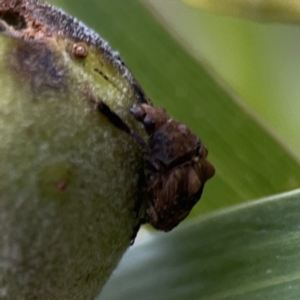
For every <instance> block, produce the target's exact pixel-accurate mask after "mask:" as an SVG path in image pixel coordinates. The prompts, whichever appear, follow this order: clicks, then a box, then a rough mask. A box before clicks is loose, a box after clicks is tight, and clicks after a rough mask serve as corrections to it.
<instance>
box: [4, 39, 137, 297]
mask: <svg viewBox="0 0 300 300" xmlns="http://www.w3.org/2000/svg"><path fill="white" fill-rule="evenodd" d="M72 45H73V41H72V40H70V39H64V38H62V37H55V36H54V37H49V38H47V39H39V40H34V41H26V40H25V41H24V40H22V39H18V38H16V37H14V38H12V37H9V36H7V35H0V73H1V77H0V91H1V97H0V141H1V142H0V299H5V300H8V299H9V300H11V299H14V300H25V299H26V300H27V299H43V300H54V299H55V300H57V299H64V300H67V299H72V300H81V299H82V300H86V299H94V297H95V296H96V295H97V294H98V293H99V291H100V289H101V287H102V286H103V284H104V283H105V281H106V280H107V278H108V277H109V275H110V274H111V272H112V270H113V269H114V267H115V266H116V264H117V263H118V261H119V259H120V258H121V256H122V254H123V253H124V251H125V250H126V249H127V247H128V246H129V243H130V238H131V235H132V231H133V229H134V227H135V226H136V224H137V220H136V215H135V214H134V206H135V203H136V200H137V198H138V169H139V167H140V166H141V164H142V160H141V151H140V149H139V147H138V146H137V145H136V144H135V143H134V142H133V141H132V140H131V139H129V138H128V136H127V135H126V134H124V133H123V132H120V131H118V130H117V129H115V128H114V127H113V126H112V125H111V124H110V123H109V122H108V121H107V120H106V119H105V118H104V117H103V116H101V115H100V114H99V113H98V112H97V110H96V109H95V106H94V105H93V103H91V102H90V99H91V98H92V99H97V97H101V99H104V100H105V101H106V102H107V103H108V104H109V105H110V106H111V107H112V108H113V109H116V110H117V111H118V113H120V114H121V115H122V117H123V118H124V119H125V120H127V121H128V122H129V123H130V122H131V123H132V121H131V120H130V116H129V112H128V106H129V105H131V104H132V103H133V102H134V101H135V100H136V99H135V97H134V93H133V92H131V91H129V92H127V93H121V92H120V90H122V91H128V89H129V88H130V82H128V80H127V79H126V77H124V76H120V78H117V79H116V80H117V83H116V84H115V85H114V86H112V85H111V84H109V83H107V82H106V81H105V80H103V78H99V76H98V75H97V74H96V73H95V72H93V70H94V68H95V66H96V67H97V66H98V68H99V69H101V68H102V67H103V61H102V60H103V59H105V58H103V54H102V53H99V51H98V49H96V48H95V47H93V46H92V45H91V46H90V49H89V55H88V57H87V58H86V59H85V60H84V61H83V60H82V59H81V60H80V59H78V58H76V57H74V56H72ZM99 62H101V63H99ZM105 72H106V73H107V74H111V75H112V76H113V75H114V73H116V75H118V70H117V69H116V68H115V67H114V66H113V65H109V64H107V65H105ZM116 86H117V87H118V89H116V88H115V87H116ZM133 124H134V123H133Z"/></svg>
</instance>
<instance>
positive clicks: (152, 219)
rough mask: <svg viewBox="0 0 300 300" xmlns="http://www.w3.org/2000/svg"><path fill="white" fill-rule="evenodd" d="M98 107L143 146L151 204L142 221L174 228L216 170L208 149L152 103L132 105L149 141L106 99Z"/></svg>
mask: <svg viewBox="0 0 300 300" xmlns="http://www.w3.org/2000/svg"><path fill="white" fill-rule="evenodd" d="M98 110H99V111H100V112H101V113H102V114H103V115H105V116H106V117H107V118H108V119H109V121H110V122H111V123H113V124H114V125H115V126H116V127H117V128H119V129H121V130H123V131H124V132H126V133H127V134H129V135H130V136H132V137H133V138H134V139H135V140H136V141H137V143H138V144H139V145H140V146H141V147H142V149H143V152H144V175H145V182H146V188H145V189H146V191H145V192H146V193H145V195H147V198H146V201H147V203H146V206H147V207H146V216H145V220H142V221H141V223H150V224H151V225H152V226H153V227H154V228H156V229H159V230H163V231H170V230H172V229H173V228H174V227H176V226H177V225H178V224H179V223H180V222H181V221H182V220H184V219H185V218H186V217H187V216H188V214H189V213H190V211H191V210H192V208H193V207H194V205H195V204H196V203H197V202H198V200H199V199H200V197H201V194H202V191H203V188H204V184H205V182H206V181H207V180H208V179H210V178H211V177H212V176H213V175H214V173H215V169H214V166H213V165H212V164H211V163H210V162H209V161H208V160H207V155H208V151H207V149H206V148H205V147H204V145H203V144H202V143H201V141H200V140H199V138H198V137H197V136H196V135H195V134H194V133H193V132H192V131H191V130H190V129H189V128H188V127H187V126H186V125H184V124H182V123H179V122H177V121H175V120H173V119H171V118H170V117H169V116H168V114H167V113H166V111H165V110H163V109H161V108H157V107H154V106H152V105H150V104H146V103H137V104H134V105H133V106H131V107H130V112H131V113H132V115H133V116H134V117H135V119H136V120H137V121H139V122H141V123H142V124H143V125H144V128H145V131H146V132H147V134H148V141H147V142H145V141H144V140H143V139H142V138H141V137H140V136H139V135H138V134H137V133H136V132H135V131H133V130H132V129H130V128H129V126H128V125H127V124H126V123H125V122H124V121H123V120H122V119H121V118H120V117H119V116H118V115H117V114H116V113H115V112H113V111H112V110H111V109H110V108H109V107H108V106H107V105H106V104H105V103H104V102H100V103H99V104H98ZM137 230H138V228H137ZM136 233H137V232H136ZM136 233H135V234H134V235H136ZM134 237H135V236H133V240H134Z"/></svg>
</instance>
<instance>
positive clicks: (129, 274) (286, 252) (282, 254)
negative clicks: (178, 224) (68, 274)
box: [98, 190, 300, 300]
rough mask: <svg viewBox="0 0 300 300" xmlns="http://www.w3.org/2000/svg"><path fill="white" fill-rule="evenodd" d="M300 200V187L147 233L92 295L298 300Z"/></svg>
mask: <svg viewBox="0 0 300 300" xmlns="http://www.w3.org/2000/svg"><path fill="white" fill-rule="evenodd" d="M299 204H300V190H298V191H296V192H290V193H286V194H284V195H281V196H278V197H273V198H267V199H263V200H260V201H257V202H252V204H246V205H245V204H243V205H241V206H236V207H234V208H232V209H227V210H224V211H222V212H219V213H213V214H211V215H208V216H206V217H203V218H202V219H200V220H197V221H194V222H192V223H191V224H189V226H185V227H184V228H181V229H178V230H176V231H173V232H172V233H170V234H160V235H158V236H157V237H156V238H149V239H147V240H146V239H145V240H144V241H141V242H140V243H139V244H138V245H137V246H136V247H133V248H132V249H130V250H129V251H128V252H127V253H126V254H125V256H124V257H123V260H122V262H121V264H120V265H119V267H118V269H117V270H116V271H115V273H114V274H113V276H112V278H111V280H110V281H109V282H108V284H107V285H106V287H105V288H104V290H103V293H102V294H101V295H100V297H98V300H104V299H105V300H118V299H132V300H140V299H143V300H150V299H151V300H152V299H155V300H182V299H189V300H199V299H201V300H225V299H230V300H252V299H261V300H264V299H278V300H282V299H299V295H300V288H299V283H300V276H299V267H300V255H299V253H300V242H299V209H300V206H299Z"/></svg>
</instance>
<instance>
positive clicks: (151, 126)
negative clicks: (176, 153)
mask: <svg viewBox="0 0 300 300" xmlns="http://www.w3.org/2000/svg"><path fill="white" fill-rule="evenodd" d="M143 123H144V126H145V128H146V129H147V130H150V131H152V130H154V128H155V123H154V121H153V120H152V119H151V118H150V117H149V116H146V117H145V119H144V121H143Z"/></svg>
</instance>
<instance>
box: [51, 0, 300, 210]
mask: <svg viewBox="0 0 300 300" xmlns="http://www.w3.org/2000/svg"><path fill="white" fill-rule="evenodd" d="M52 2H54V3H55V2H56V4H58V5H60V6H63V8H64V9H65V10H68V12H71V13H72V14H75V15H76V16H77V17H79V18H80V19H82V20H83V21H85V22H86V23H87V24H88V25H90V26H91V27H93V28H94V29H95V30H96V31H97V32H99V33H100V34H101V35H102V36H103V37H104V38H105V39H107V40H108V41H109V42H110V43H111V45H112V46H113V48H115V49H117V50H119V51H120V55H121V56H122V58H123V59H125V61H126V62H127V64H128V66H129V67H130V69H131V70H132V71H133V73H134V74H135V76H136V77H137V79H138V80H139V81H140V83H141V84H142V86H143V88H144V89H145V91H146V93H147V94H148V95H149V97H150V98H151V99H152V100H153V102H154V103H155V104H156V105H158V106H161V107H164V108H165V109H166V110H167V111H168V112H169V113H170V114H171V115H172V116H173V117H174V118H177V119H179V120H180V121H183V122H184V123H186V124H187V125H189V126H190V127H191V128H192V129H193V130H194V131H195V132H196V133H197V134H199V136H200V137H201V139H202V141H203V143H204V144H205V145H206V146H207V147H208V149H209V152H210V154H209V158H210V160H211V161H212V162H213V163H214V164H215V166H216V170H217V173H216V176H215V178H214V179H212V180H211V181H210V182H209V183H208V184H207V186H206V188H205V190H204V194H203V197H202V198H203V199H202V201H200V203H199V204H198V205H197V206H196V209H194V210H193V214H197V213H198V212H201V213H203V212H206V211H210V210H213V209H216V208H219V207H224V206H228V205H232V204H235V203H239V202H243V201H247V200H249V199H255V198H258V197H262V196H266V195H270V194H274V193H279V192H282V191H287V190H291V189H293V188H297V187H299V182H300V168H299V162H298V161H297V160H296V159H295V158H294V157H292V156H291V155H290V153H288V152H287V150H286V149H285V147H283V146H282V145H281V144H280V143H279V142H278V141H277V140H276V139H275V138H274V137H273V136H272V134H271V133H270V132H268V131H267V130H266V129H265V127H264V126H263V125H262V124H260V123H259V122H258V121H257V119H256V118H255V117H254V116H253V115H251V112H249V111H247V110H246V109H245V108H244V107H243V106H242V105H241V104H240V101H236V99H235V98H234V97H233V96H232V95H231V94H230V93H229V92H228V91H226V90H224V89H223V88H222V87H221V86H220V85H219V83H217V82H216V80H214V79H213V78H212V76H211V75H210V73H209V71H208V70H207V68H205V67H203V66H202V65H200V64H199V63H198V62H197V61H196V60H195V59H193V58H192V57H191V56H190V55H189V54H187V52H186V51H185V50H184V49H183V47H182V46H181V45H180V44H178V43H177V42H176V41H174V40H173V39H172V38H171V37H170V35H169V33H167V32H166V31H165V29H164V28H163V27H162V26H161V25H160V24H159V23H158V22H157V20H155V19H154V18H153V16H152V15H151V14H150V12H149V11H148V10H147V9H146V8H145V7H143V6H142V4H141V3H139V2H138V1H135V0H126V1H119V0H102V1H99V0H93V1H89V5H86V2H85V1H83V0H81V1H79V0H78V1H72V0H64V1H52ZM283 173H284V174H283Z"/></svg>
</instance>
